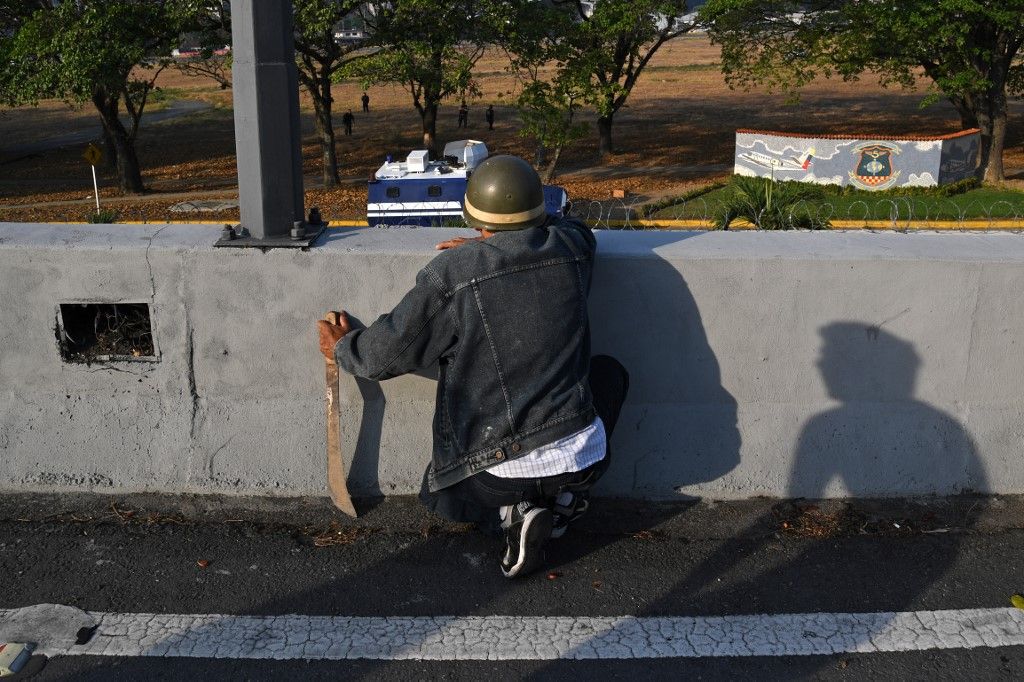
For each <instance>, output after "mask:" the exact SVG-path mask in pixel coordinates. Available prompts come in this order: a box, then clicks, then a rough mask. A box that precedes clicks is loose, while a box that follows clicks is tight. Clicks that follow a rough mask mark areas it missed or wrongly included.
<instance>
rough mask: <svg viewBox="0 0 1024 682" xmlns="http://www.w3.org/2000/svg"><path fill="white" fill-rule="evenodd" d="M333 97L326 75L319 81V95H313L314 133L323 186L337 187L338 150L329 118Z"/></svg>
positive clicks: (331, 120) (331, 121)
mask: <svg viewBox="0 0 1024 682" xmlns="http://www.w3.org/2000/svg"><path fill="white" fill-rule="evenodd" d="M332 104H333V98H332V97H331V81H330V77H329V76H328V78H327V80H326V81H323V82H322V83H321V87H320V91H319V96H314V97H313V109H314V110H315V112H314V119H315V120H316V134H317V137H318V138H319V140H320V157H321V159H322V160H323V179H324V187H337V186H338V185H339V184H341V179H340V178H339V177H338V152H337V148H336V145H335V135H334V121H333V119H332V118H331V109H332Z"/></svg>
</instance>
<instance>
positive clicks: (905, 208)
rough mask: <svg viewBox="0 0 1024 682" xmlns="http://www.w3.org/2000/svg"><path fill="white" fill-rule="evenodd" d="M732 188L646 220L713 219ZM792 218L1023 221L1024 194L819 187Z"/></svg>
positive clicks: (988, 190)
mask: <svg viewBox="0 0 1024 682" xmlns="http://www.w3.org/2000/svg"><path fill="white" fill-rule="evenodd" d="M732 191H733V190H732V188H731V187H730V186H728V185H727V186H716V188H714V189H711V190H710V191H708V192H706V193H701V194H698V195H696V196H694V195H692V194H691V195H689V196H688V197H686V198H685V199H683V200H681V201H679V202H678V203H674V204H670V205H668V206H664V207H662V208H660V209H658V210H656V211H653V212H651V213H649V214H646V215H645V217H647V218H651V219H661V220H711V219H713V218H714V217H715V216H717V215H719V214H720V213H721V212H722V208H723V204H724V203H725V201H726V200H727V199H728V196H729V194H730V193H731V192H732ZM792 212H793V213H794V214H804V215H806V214H809V215H812V216H817V217H820V218H823V219H825V220H830V221H851V220H852V221H876V220H892V221H900V222H904V221H913V220H919V221H921V222H923V223H928V222H942V221H962V220H998V219H1014V220H1019V219H1021V218H1024V191H1021V190H1017V189H1011V188H997V187H979V188H976V189H971V190H968V191H965V192H962V193H960V194H955V195H953V196H936V195H935V192H934V191H928V190H919V191H906V190H904V191H889V192H866V191H856V192H850V191H843V190H841V189H839V188H835V187H822V188H820V191H819V195H818V196H817V197H815V198H813V199H810V200H808V201H806V202H801V203H799V204H797V205H796V206H795V207H793V209H792Z"/></svg>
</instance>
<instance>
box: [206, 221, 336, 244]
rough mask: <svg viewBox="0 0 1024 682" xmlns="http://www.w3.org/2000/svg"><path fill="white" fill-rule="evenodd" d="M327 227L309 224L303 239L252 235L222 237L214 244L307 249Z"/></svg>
mask: <svg viewBox="0 0 1024 682" xmlns="http://www.w3.org/2000/svg"><path fill="white" fill-rule="evenodd" d="M326 229H327V225H326V224H320V225H308V226H307V227H306V236H305V237H303V238H302V239H292V238H291V237H268V238H266V239H257V238H256V237H253V236H250V235H246V236H244V237H235V238H234V239H224V238H223V237H222V238H220V239H218V240H217V243H216V244H214V246H226V247H232V248H236V249H307V248H309V247H310V246H312V245H313V242H315V241H316V239H317V237H319V236H320V235H322V234H323V233H324V230H326Z"/></svg>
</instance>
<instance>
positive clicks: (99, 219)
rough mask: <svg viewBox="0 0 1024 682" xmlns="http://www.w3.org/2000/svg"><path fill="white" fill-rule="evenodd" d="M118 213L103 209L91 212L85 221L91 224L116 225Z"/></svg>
mask: <svg viewBox="0 0 1024 682" xmlns="http://www.w3.org/2000/svg"><path fill="white" fill-rule="evenodd" d="M117 217H118V212H117V211H116V210H115V209H112V208H101V209H100V210H98V211H89V213H88V214H87V215H86V217H85V219H86V220H88V221H89V222H90V223H116V222H117Z"/></svg>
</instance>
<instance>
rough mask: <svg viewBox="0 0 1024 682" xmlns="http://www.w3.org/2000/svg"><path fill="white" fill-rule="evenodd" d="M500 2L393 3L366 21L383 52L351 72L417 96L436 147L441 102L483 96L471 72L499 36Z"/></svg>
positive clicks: (427, 141)
mask: <svg viewBox="0 0 1024 682" xmlns="http://www.w3.org/2000/svg"><path fill="white" fill-rule="evenodd" d="M498 4H500V3H492V2H490V1H489V0H477V1H474V0H450V1H449V0H393V1H392V2H388V3H381V4H379V5H378V4H374V5H373V9H374V10H375V11H374V12H372V13H371V12H366V13H365V14H364V19H365V21H366V23H367V27H368V29H369V31H370V34H371V44H373V45H376V46H378V47H379V48H380V50H379V51H378V52H377V53H376V54H374V55H373V56H371V57H367V58H366V59H363V60H360V61H359V62H358V63H357V64H356V65H355V66H354V68H353V69H352V70H351V72H350V73H351V74H352V75H354V76H356V77H358V78H359V79H360V80H361V81H362V82H363V84H364V86H365V85H370V84H373V83H398V84H400V85H402V86H403V87H405V89H406V90H407V91H408V92H409V94H410V95H412V103H413V106H414V107H415V108H416V111H417V112H418V113H419V115H420V119H421V120H422V123H423V145H424V146H425V147H427V148H428V149H434V147H435V144H436V137H437V112H438V108H439V107H440V105H441V102H442V100H444V99H446V98H448V97H453V96H461V97H465V96H467V95H476V94H479V92H478V88H477V87H476V85H475V83H474V82H473V78H472V72H473V67H474V66H475V65H476V62H477V60H479V59H480V57H481V56H482V55H483V53H484V45H485V44H486V43H487V42H488V41H490V40H492V39H493V38H494V37H495V36H496V33H495V29H494V27H495V21H496V18H497V17H498V16H502V13H501V12H500V7H498V6H497V5H498Z"/></svg>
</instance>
